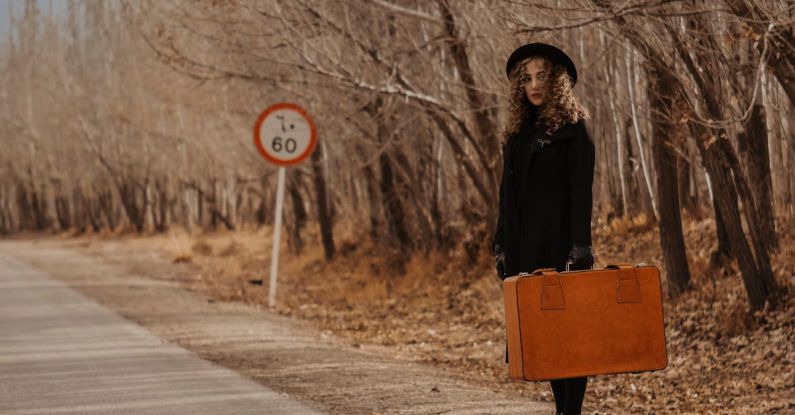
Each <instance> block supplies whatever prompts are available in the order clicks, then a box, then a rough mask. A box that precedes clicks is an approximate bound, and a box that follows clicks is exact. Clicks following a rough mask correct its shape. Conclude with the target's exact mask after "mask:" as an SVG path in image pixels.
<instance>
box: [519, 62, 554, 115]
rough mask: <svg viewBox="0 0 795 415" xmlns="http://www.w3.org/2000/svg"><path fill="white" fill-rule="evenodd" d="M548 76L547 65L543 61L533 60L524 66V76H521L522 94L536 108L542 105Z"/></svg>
mask: <svg viewBox="0 0 795 415" xmlns="http://www.w3.org/2000/svg"><path fill="white" fill-rule="evenodd" d="M548 75H549V74H548V70H547V63H546V61H545V60H544V59H540V58H534V59H532V60H530V61H529V62H527V63H525V65H524V74H523V75H522V80H523V86H524V92H525V94H526V95H527V99H528V100H529V101H530V103H531V104H533V105H535V106H537V107H539V106H541V104H543V103H544V98H545V97H546V85H545V84H546V81H547V77H548Z"/></svg>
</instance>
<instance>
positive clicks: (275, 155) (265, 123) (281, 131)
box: [254, 102, 317, 308]
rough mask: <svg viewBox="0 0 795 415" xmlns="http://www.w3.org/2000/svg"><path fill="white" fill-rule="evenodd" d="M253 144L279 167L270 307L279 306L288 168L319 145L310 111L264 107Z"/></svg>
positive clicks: (288, 106)
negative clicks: (277, 301)
mask: <svg viewBox="0 0 795 415" xmlns="http://www.w3.org/2000/svg"><path fill="white" fill-rule="evenodd" d="M254 145H256V147H257V150H258V151H259V153H260V154H261V155H262V157H264V158H265V160H268V161H269V162H271V163H273V164H276V165H277V166H279V174H278V179H277V183H276V217H275V220H274V224H273V250H272V251H271V276H270V284H269V285H268V307H271V308H272V307H273V306H274V305H276V275H277V270H278V265H279V242H280V240H281V227H282V209H283V207H284V176H285V170H286V169H285V167H286V166H292V165H296V164H298V163H300V162H302V161H304V159H306V158H307V157H309V155H310V154H312V151H313V150H314V149H315V146H316V145H317V127H316V126H315V123H314V122H313V121H312V119H311V118H309V114H307V113H306V111H304V109H303V108H301V107H300V106H298V105H296V104H292V103H287V102H282V103H279V104H274V105H271V106H270V107H268V108H267V109H265V111H263V112H262V113H261V114H260V116H259V118H257V122H256V124H255V125H254Z"/></svg>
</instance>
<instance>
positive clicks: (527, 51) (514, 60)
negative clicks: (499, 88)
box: [505, 43, 577, 86]
mask: <svg viewBox="0 0 795 415" xmlns="http://www.w3.org/2000/svg"><path fill="white" fill-rule="evenodd" d="M534 55H540V56H545V57H548V58H550V59H551V60H552V61H554V62H557V63H559V64H561V65H563V67H564V68H566V72H567V73H568V74H569V77H571V86H574V84H576V83H577V67H576V66H574V62H573V61H572V60H571V58H569V55H567V54H566V53H565V52H563V51H562V50H560V49H558V48H556V47H554V46H552V45H548V44H546V43H528V44H526V45H524V46H520V47H518V48H517V49H516V50H514V51H513V53H511V56H510V57H509V58H508V63H507V64H506V65H505V74H506V75H508V77H510V76H511V70H513V67H514V66H516V64H518V63H519V62H520V61H521V60H522V59H524V58H527V57H530V56H534Z"/></svg>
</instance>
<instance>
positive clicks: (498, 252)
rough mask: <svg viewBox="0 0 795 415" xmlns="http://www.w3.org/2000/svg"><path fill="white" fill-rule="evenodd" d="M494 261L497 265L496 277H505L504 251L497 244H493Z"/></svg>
mask: <svg viewBox="0 0 795 415" xmlns="http://www.w3.org/2000/svg"><path fill="white" fill-rule="evenodd" d="M494 263H495V265H496V267H497V278H499V279H501V280H504V279H505V252H503V251H502V247H501V246H500V245H499V244H496V245H494Z"/></svg>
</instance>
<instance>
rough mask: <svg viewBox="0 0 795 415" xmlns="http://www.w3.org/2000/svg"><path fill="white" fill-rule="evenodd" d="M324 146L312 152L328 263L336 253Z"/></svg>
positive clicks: (318, 215)
mask: <svg viewBox="0 0 795 415" xmlns="http://www.w3.org/2000/svg"><path fill="white" fill-rule="evenodd" d="M322 153H323V146H320V145H318V146H317V147H315V150H314V151H313V152H312V169H313V170H314V180H315V197H316V198H317V218H318V224H319V225H320V237H321V240H322V242H323V253H324V256H325V258H326V261H331V260H332V258H334V255H335V253H336V248H335V247H334V231H333V226H334V224H333V223H332V219H331V214H330V212H329V206H328V196H327V195H326V193H327V190H326V172H325V171H324V169H323V163H322V158H323V154H322Z"/></svg>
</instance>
